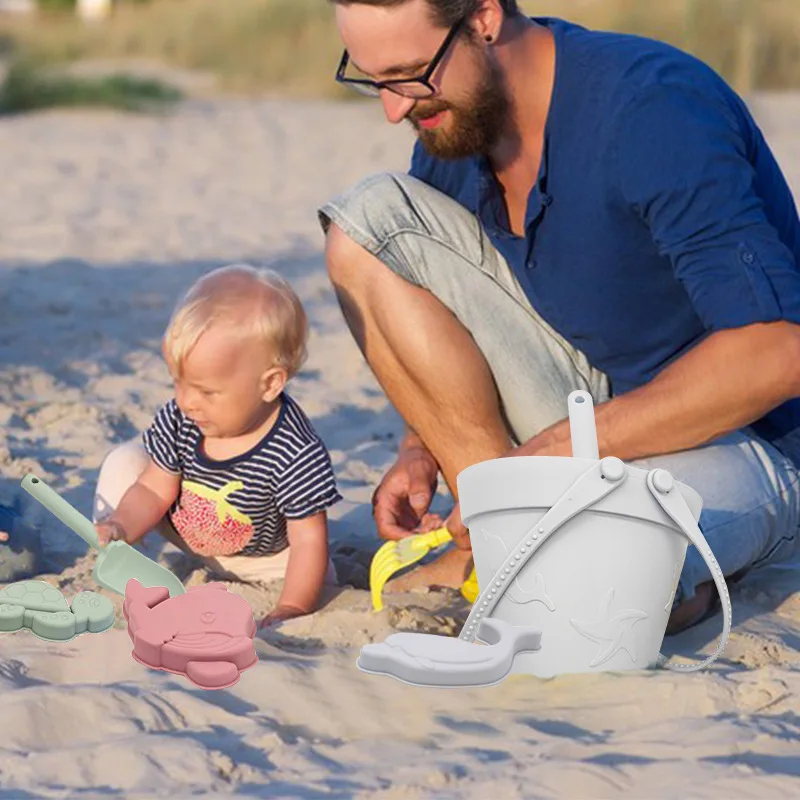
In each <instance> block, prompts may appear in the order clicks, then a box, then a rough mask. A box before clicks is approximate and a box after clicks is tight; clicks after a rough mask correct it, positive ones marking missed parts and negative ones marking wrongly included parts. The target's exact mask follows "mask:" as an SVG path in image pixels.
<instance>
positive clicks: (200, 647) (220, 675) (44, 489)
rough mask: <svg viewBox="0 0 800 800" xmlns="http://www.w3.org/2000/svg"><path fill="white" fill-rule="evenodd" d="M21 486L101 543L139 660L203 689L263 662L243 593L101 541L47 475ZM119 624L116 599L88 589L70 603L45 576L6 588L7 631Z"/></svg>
mask: <svg viewBox="0 0 800 800" xmlns="http://www.w3.org/2000/svg"><path fill="white" fill-rule="evenodd" d="M22 487H23V488H24V489H25V491H27V492H28V493H29V494H30V495H31V496H32V497H34V498H35V499H36V500H38V501H39V502H40V503H41V504H42V505H43V506H44V507H45V508H47V509H48V510H49V511H51V512H52V513H53V514H54V515H55V516H56V517H58V518H59V519H60V520H61V521H62V522H63V523H64V524H65V525H67V526H68V527H69V528H71V529H72V530H73V531H74V532H75V533H77V534H78V536H80V537H81V538H82V539H83V540H84V541H85V542H86V543H87V544H89V545H90V546H91V547H93V548H95V549H97V550H99V553H98V556H97V562H96V564H95V567H94V572H93V573H92V574H93V577H94V580H95V581H96V582H97V583H98V584H100V586H103V587H104V588H106V589H108V590H110V591H112V592H115V593H116V594H119V595H123V596H124V597H125V601H124V603H123V613H124V615H125V620H126V621H127V623H128V635H129V636H130V638H131V641H132V642H133V652H132V654H131V655H132V656H133V658H134V659H135V660H136V661H138V662H139V663H140V664H143V665H144V666H146V667H150V668H151V669H157V670H163V671H165V672H172V673H175V674H177V675H183V676H185V677H186V678H188V679H189V680H190V681H191V682H192V683H194V684H195V685H196V686H199V687H200V688H202V689H224V688H227V687H229V686H233V684H235V683H236V682H237V681H238V680H239V678H240V676H241V673H242V672H243V671H244V670H246V669H248V668H250V667H252V666H253V665H254V664H255V663H256V662H257V661H258V656H257V655H256V651H255V646H254V644H253V639H254V637H255V634H256V624H255V620H254V618H253V610H252V608H251V607H250V604H249V603H248V602H247V600H245V599H244V598H243V597H240V596H239V595H237V594H234V593H233V592H229V591H228V590H227V587H226V586H225V584H224V583H219V582H216V583H209V584H206V585H204V586H196V587H191V588H190V589H188V590H187V589H186V588H185V587H184V586H183V584H182V583H181V582H180V581H179V580H178V578H177V577H176V576H175V575H174V574H173V573H172V572H170V571H169V570H168V569H167V568H166V567H162V566H161V565H160V564H157V563H156V562H155V561H153V560H152V559H150V558H148V557H147V556H145V555H144V554H143V553H140V552H139V551H138V550H135V549H134V548H133V547H131V546H130V545H129V544H126V543H125V542H111V543H109V544H108V545H106V546H105V547H100V543H99V541H98V537H97V531H96V530H95V527H94V525H93V524H92V522H91V521H90V520H88V519H87V518H86V517H84V516H83V515H82V514H81V513H80V512H79V511H78V510H77V509H75V508H74V507H73V506H71V505H70V504H69V503H67V501H66V500H64V499H63V498H62V497H60V496H59V495H58V494H56V492H54V491H53V490H52V489H51V488H50V487H49V486H47V485H45V484H44V483H43V482H42V481H41V479H40V478H37V477H35V476H34V475H26V476H25V478H24V479H23V480H22ZM113 624H114V609H113V606H112V604H111V601H110V600H109V599H108V598H107V597H104V596H103V595H100V594H96V593H95V592H81V593H80V594H77V595H76V596H75V597H74V598H73V599H72V603H71V604H70V605H67V601H66V599H65V598H64V596H63V595H62V594H61V592H60V591H58V589H56V588H54V587H53V586H51V585H50V584H48V583H46V582H44V581H20V582H18V583H14V584H11V585H10V586H7V587H6V588H5V589H2V590H0V632H13V631H18V630H21V629H23V628H27V629H29V630H30V631H31V632H32V633H33V634H35V635H36V636H38V637H39V638H41V639H47V640H49V641H68V640H70V639H72V638H73V637H75V636H77V635H78V634H81V633H102V632H103V631H105V630H108V629H109V628H110V627H111V626H112V625H113Z"/></svg>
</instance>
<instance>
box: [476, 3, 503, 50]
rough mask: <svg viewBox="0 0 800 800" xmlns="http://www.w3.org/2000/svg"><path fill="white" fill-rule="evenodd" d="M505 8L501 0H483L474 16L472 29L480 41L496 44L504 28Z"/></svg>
mask: <svg viewBox="0 0 800 800" xmlns="http://www.w3.org/2000/svg"><path fill="white" fill-rule="evenodd" d="M503 16H504V15H503V8H502V6H501V5H500V2H499V0H481V2H480V3H479V5H478V9H477V11H476V12H475V14H474V15H473V16H472V27H473V29H474V31H475V33H476V34H477V35H478V37H479V38H480V39H483V40H484V41H486V42H489V43H492V42H496V41H497V40H498V38H500V29H501V28H502V27H503Z"/></svg>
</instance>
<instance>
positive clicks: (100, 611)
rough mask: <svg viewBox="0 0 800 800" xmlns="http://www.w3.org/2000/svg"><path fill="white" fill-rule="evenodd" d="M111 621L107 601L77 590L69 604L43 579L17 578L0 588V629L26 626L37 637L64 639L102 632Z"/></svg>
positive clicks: (96, 595) (5, 629)
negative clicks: (24, 579) (27, 579)
mask: <svg viewBox="0 0 800 800" xmlns="http://www.w3.org/2000/svg"><path fill="white" fill-rule="evenodd" d="M113 624H114V607H113V606H112V605H111V601H110V600H109V599H108V598H107V597H103V595H100V594H97V593H95V592H80V593H79V594H76V595H75V597H73V598H72V603H71V605H68V604H67V599H66V598H65V597H64V595H63V594H61V592H60V591H59V590H58V589H56V588H55V587H54V586H51V585H50V584H49V583H46V582H45V581H19V582H17V583H12V584H10V585H9V586H6V587H5V588H4V589H0V632H2V633H13V632H15V631H20V630H25V629H27V630H30V632H31V633H33V634H35V635H36V636H38V637H39V638H40V639H45V640H46V641H50V642H68V641H69V640H70V639H74V638H75V637H76V636H79V635H80V634H82V633H102V632H103V631H106V630H108V629H109V628H110V627H111V626H112V625H113Z"/></svg>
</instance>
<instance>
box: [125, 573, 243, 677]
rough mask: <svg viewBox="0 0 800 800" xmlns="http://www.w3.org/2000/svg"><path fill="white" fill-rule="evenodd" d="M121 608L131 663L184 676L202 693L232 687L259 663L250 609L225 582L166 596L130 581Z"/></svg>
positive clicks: (164, 591) (135, 581)
mask: <svg viewBox="0 0 800 800" xmlns="http://www.w3.org/2000/svg"><path fill="white" fill-rule="evenodd" d="M122 608H123V613H124V614H125V619H126V620H127V621H128V635H129V636H130V637H131V641H132V642H133V653H132V655H133V657H134V659H135V660H136V661H138V662H139V663H140V664H143V665H144V666H146V667H150V668H151V669H159V670H164V671H165V672H172V673H175V674H176V675H183V676H185V677H186V678H188V679H189V680H190V681H191V682H192V683H194V684H195V685H196V686H199V687H200V688H202V689H224V688H226V687H228V686H233V684H235V683H236V682H237V681H238V680H239V677H240V675H241V673H242V671H243V670H246V669H248V668H249V667H252V666H253V665H254V664H255V663H256V662H257V661H258V656H257V655H256V651H255V647H254V645H253V638H254V637H255V634H256V624H255V620H254V619H253V610H252V608H251V607H250V604H249V603H248V602H247V600H245V599H244V598H243V597H240V596H239V595H238V594H234V593H233V592H229V591H228V590H227V587H226V586H225V584H224V583H220V582H214V583H207V584H204V585H203V586H192V587H190V588H189V590H188V591H187V592H186V594H183V595H180V596H177V597H169V595H168V593H167V590H166V589H164V588H150V589H148V588H145V587H144V586H142V584H141V583H139V581H137V580H131V581H129V583H128V586H127V588H126V591H125V602H124V603H123V607H122Z"/></svg>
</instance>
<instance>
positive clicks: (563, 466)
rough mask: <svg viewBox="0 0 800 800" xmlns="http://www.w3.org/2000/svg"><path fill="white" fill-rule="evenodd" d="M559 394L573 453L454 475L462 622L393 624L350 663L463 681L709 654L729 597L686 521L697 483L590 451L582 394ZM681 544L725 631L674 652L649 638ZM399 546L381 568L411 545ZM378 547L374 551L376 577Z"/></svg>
mask: <svg viewBox="0 0 800 800" xmlns="http://www.w3.org/2000/svg"><path fill="white" fill-rule="evenodd" d="M567 405H568V411H569V421H570V434H571V440H572V457H571V458H570V457H565V458H563V457H562V458H559V457H536V456H531V457H518V458H500V459H493V460H491V461H484V462H481V463H479V464H475V465H473V466H471V467H469V468H467V469H465V470H463V471H462V472H461V473H460V474H459V476H458V493H459V499H460V501H461V516H462V519H463V521H464V524H465V525H467V527H468V528H469V530H470V541H471V544H472V552H473V556H474V560H475V568H476V572H477V582H478V587H479V594H478V596H477V598H476V599H475V601H474V603H473V606H472V610H471V612H470V614H469V616H468V618H467V620H466V622H465V624H464V627H463V629H462V630H461V633H460V635H459V636H458V637H457V638H453V637H445V636H434V635H430V634H417V633H397V634H393V635H391V636H389V637H388V638H387V639H386V641H384V642H381V643H378V644H370V645H365V646H364V647H362V648H361V654H360V656H359V658H358V661H357V665H358V667H359V669H361V670H362V671H363V672H367V673H374V674H379V675H387V676H390V677H393V678H396V679H398V680H400V681H403V682H405V683H409V684H413V685H417V686H436V687H467V686H488V685H492V684H496V683H499V682H501V681H502V680H504V679H505V678H506V677H507V676H508V675H509V674H512V673H523V674H529V675H534V676H538V677H542V678H548V677H553V676H555V675H559V674H564V673H587V672H599V671H614V672H616V671H623V670H632V669H648V668H652V667H656V666H666V667H667V668H668V669H673V670H680V671H686V672H690V671H694V670H698V669H702V668H703V667H706V666H708V665H709V664H710V663H711V662H712V661H714V660H715V659H716V658H718V657H719V655H720V654H721V653H722V651H723V650H724V648H725V645H726V643H727V640H728V636H729V633H730V626H731V602H730V596H729V594H728V588H727V585H726V583H725V579H724V576H723V574H722V571H721V569H720V567H719V564H718V563H717V561H716V559H715V557H714V554H713V553H712V552H711V549H710V547H709V546H708V543H707V542H706V540H705V538H704V537H703V534H702V533H701V531H700V529H699V527H698V526H697V520H698V519H699V517H700V510H701V507H702V500H701V498H700V496H699V495H698V494H697V492H695V491H694V490H693V489H691V488H690V487H688V486H686V485H684V484H682V483H679V482H677V481H675V480H674V479H673V477H672V475H671V474H670V473H669V472H667V471H666V470H663V469H654V470H650V471H645V470H642V469H638V468H635V467H631V466H629V465H626V464H625V463H623V462H622V461H621V460H620V459H618V458H614V457H606V458H603V459H600V458H599V453H598V445H597V433H596V429H595V418H594V406H593V404H592V398H591V395H590V394H589V393H588V392H581V391H576V392H572V393H571V394H570V395H569V398H568V400H567ZM413 538H416V537H412V540H413ZM689 543H691V544H693V545H694V546H695V547H696V548H697V550H698V552H699V553H700V554H701V555H702V557H703V558H704V559H705V561H706V564H707V565H708V567H709V570H710V571H711V575H712V576H713V579H714V583H715V584H716V587H717V590H718V592H719V596H720V599H721V605H722V611H723V632H722V636H721V638H720V641H719V643H718V646H717V648H716V650H715V652H714V653H713V654H712V655H711V656H710V657H709V658H706V659H705V660H704V661H702V662H700V663H695V664H680V663H672V662H669V661H667V659H665V658H664V657H663V656H661V654H660V653H659V649H660V647H661V643H662V641H663V639H664V634H665V631H666V626H667V622H668V620H669V615H670V612H671V610H672V603H673V600H674V597H675V592H676V590H677V585H678V580H679V578H680V574H681V570H682V568H683V562H684V559H685V556H686V548H687V546H688V544H689ZM401 544H402V543H401ZM433 546H435V545H433ZM406 547H407V548H408V550H409V552H408V553H402V552H401V554H400V557H394V556H392V557H391V559H390V561H389V564H390V566H389V568H388V570H389V572H391V571H392V567H394V566H396V565H397V564H398V563H402V561H403V556H404V557H405V559H406V560H409V559H410V558H411V557H412V556H413V555H416V554H415V553H414V551H413V547H414V545H413V544H410V545H407V546H406ZM398 549H399V548H398ZM423 549H424V548H423ZM423 555H424V553H423ZM386 558H387V557H386V556H385V554H383V555H382V554H381V553H380V552H379V553H378V554H376V560H377V561H378V566H377V573H378V575H379V576H381V578H383V575H384V574H385V573H386V571H387V566H386V563H387V562H386V561H385V559H386ZM381 559H384V561H383V562H382V561H381ZM383 582H385V578H384V579H383ZM382 585H383V584H382V583H381V584H380V586H379V587H378V588H377V594H378V595H379V593H380V588H381V587H382ZM376 606H378V604H377V603H376ZM476 642H479V644H476Z"/></svg>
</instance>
